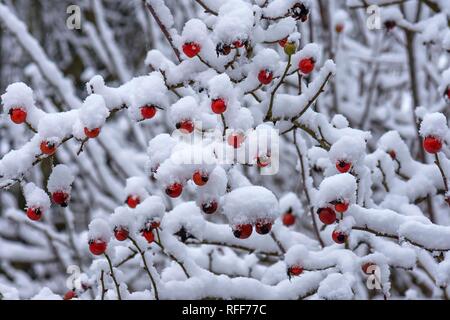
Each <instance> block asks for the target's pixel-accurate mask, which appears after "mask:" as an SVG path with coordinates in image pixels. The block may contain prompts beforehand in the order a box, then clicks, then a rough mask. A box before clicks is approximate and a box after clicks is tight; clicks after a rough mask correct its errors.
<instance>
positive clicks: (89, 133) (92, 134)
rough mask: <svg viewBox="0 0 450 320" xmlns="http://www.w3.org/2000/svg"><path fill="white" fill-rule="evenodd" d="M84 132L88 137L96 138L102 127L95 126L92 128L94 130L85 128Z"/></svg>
mask: <svg viewBox="0 0 450 320" xmlns="http://www.w3.org/2000/svg"><path fill="white" fill-rule="evenodd" d="M84 134H85V135H86V137H88V138H96V137H98V135H99V134H100V128H95V129H92V130H90V129H88V128H84Z"/></svg>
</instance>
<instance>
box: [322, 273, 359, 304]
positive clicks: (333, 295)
mask: <svg viewBox="0 0 450 320" xmlns="http://www.w3.org/2000/svg"><path fill="white" fill-rule="evenodd" d="M354 281H355V279H354V278H353V277H352V276H351V275H349V274H337V273H335V274H330V275H329V276H328V277H326V278H325V280H323V281H322V282H321V283H320V286H319V289H318V290H317V294H318V296H319V297H320V298H322V299H325V300H350V299H352V298H353V290H352V285H353V283H354Z"/></svg>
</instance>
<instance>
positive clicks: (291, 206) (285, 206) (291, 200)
mask: <svg viewBox="0 0 450 320" xmlns="http://www.w3.org/2000/svg"><path fill="white" fill-rule="evenodd" d="M279 205H280V212H281V213H282V214H286V213H288V212H290V213H291V214H293V215H294V216H296V217H298V218H301V217H302V216H303V215H304V214H305V211H304V209H303V206H302V204H301V202H300V199H299V198H298V197H297V195H296V194H295V193H293V192H289V193H287V194H285V195H284V196H282V197H281V198H280V201H279Z"/></svg>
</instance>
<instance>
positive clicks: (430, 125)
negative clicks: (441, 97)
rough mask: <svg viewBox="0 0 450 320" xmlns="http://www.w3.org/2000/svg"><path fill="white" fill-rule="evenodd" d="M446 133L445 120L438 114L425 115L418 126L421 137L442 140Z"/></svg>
mask: <svg viewBox="0 0 450 320" xmlns="http://www.w3.org/2000/svg"><path fill="white" fill-rule="evenodd" d="M447 133H448V126H447V118H445V116H444V115H443V114H442V113H440V112H434V113H429V114H426V115H425V116H424V118H423V121H422V122H421V124H420V135H421V136H422V137H427V136H434V137H439V138H444V137H445V136H446V135H447Z"/></svg>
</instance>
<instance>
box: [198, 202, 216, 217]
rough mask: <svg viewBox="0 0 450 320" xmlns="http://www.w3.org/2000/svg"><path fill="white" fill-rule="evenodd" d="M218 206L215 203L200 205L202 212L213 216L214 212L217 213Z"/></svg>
mask: <svg viewBox="0 0 450 320" xmlns="http://www.w3.org/2000/svg"><path fill="white" fill-rule="evenodd" d="M218 206H219V205H218V204H217V202H216V201H211V202H208V203H204V204H202V211H203V212H204V213H206V214H213V213H214V212H216V211H217V208H218Z"/></svg>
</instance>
